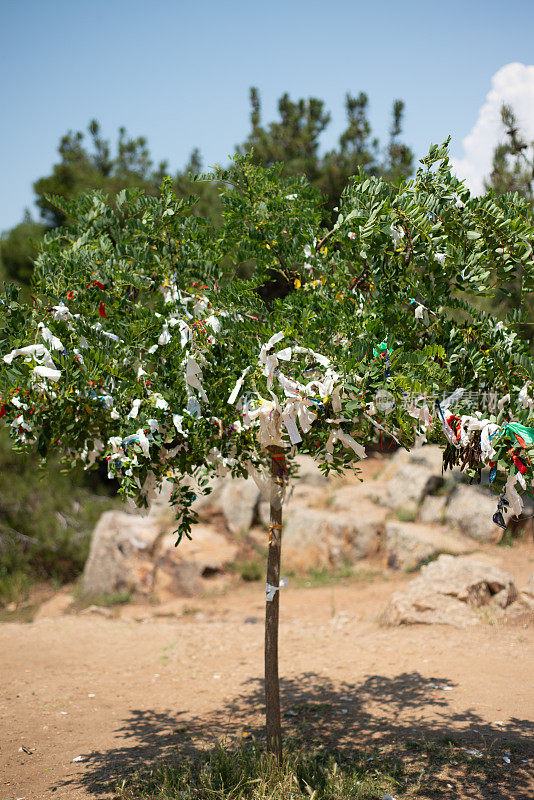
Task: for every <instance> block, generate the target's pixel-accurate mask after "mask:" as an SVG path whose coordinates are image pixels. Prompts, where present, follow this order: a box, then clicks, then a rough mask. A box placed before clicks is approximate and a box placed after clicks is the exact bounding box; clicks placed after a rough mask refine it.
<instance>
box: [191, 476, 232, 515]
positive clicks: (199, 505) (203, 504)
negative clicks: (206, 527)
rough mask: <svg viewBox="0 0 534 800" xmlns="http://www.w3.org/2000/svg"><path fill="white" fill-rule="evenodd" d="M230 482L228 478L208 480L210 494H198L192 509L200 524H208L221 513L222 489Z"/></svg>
mask: <svg viewBox="0 0 534 800" xmlns="http://www.w3.org/2000/svg"><path fill="white" fill-rule="evenodd" d="M230 480H231V479H230V478H228V479H225V478H209V479H208V487H210V488H211V492H210V493H209V494H201V493H200V492H198V494H197V499H196V500H195V501H194V503H193V505H192V508H193V510H194V511H196V513H197V514H198V519H199V521H200V522H209V521H210V520H212V519H213V517H215V516H217V515H218V514H220V513H221V512H222V508H221V497H222V493H223V490H224V487H225V486H226V484H227V483H229V482H230Z"/></svg>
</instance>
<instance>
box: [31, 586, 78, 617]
mask: <svg viewBox="0 0 534 800" xmlns="http://www.w3.org/2000/svg"><path fill="white" fill-rule="evenodd" d="M73 600H74V598H73V596H72V595H71V594H70V592H57V594H55V595H54V596H53V597H51V598H50V599H49V600H45V602H44V603H41V605H40V606H39V608H38V609H37V611H36V612H35V616H34V618H33V619H34V621H36V620H39V619H48V618H50V617H60V616H61V615H62V614H64V613H65V612H66V610H67V609H68V608H69V606H70V605H72V602H73Z"/></svg>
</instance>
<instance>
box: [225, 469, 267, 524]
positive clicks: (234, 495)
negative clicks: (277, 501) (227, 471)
mask: <svg viewBox="0 0 534 800" xmlns="http://www.w3.org/2000/svg"><path fill="white" fill-rule="evenodd" d="M259 500H260V491H259V489H258V487H257V486H256V484H255V483H254V481H253V480H252V478H236V479H235V480H228V481H226V483H225V485H224V488H223V490H222V493H221V510H222V513H223V515H224V519H225V521H226V524H227V526H228V529H229V530H230V531H231V532H232V533H237V534H240V533H246V532H247V531H248V530H249V529H250V527H251V525H252V523H253V522H254V519H255V517H256V514H257V508H258V503H259Z"/></svg>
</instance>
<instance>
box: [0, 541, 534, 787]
mask: <svg viewBox="0 0 534 800" xmlns="http://www.w3.org/2000/svg"><path fill="white" fill-rule="evenodd" d="M483 557H484V558H487V559H490V560H491V561H493V562H494V563H496V564H498V565H499V566H502V567H504V568H505V569H508V570H509V571H510V572H512V574H513V575H514V577H515V579H516V582H517V585H519V586H521V585H523V584H524V583H526V581H527V579H528V577H529V575H530V574H531V573H532V572H533V571H534V546H533V545H532V544H519V545H517V546H515V547H514V548H511V549H503V548H496V547H495V548H487V549H486V551H485V552H484V553H483ZM409 580H410V576H404V575H403V576H399V575H387V574H384V575H380V576H378V577H375V578H374V579H373V580H369V579H366V580H363V579H362V580H360V581H351V582H348V583H342V584H337V585H328V586H322V587H314V586H310V587H306V586H303V587H301V588H292V587H289V588H288V589H284V590H283V593H282V597H281V603H282V605H281V628H280V672H281V676H282V695H283V698H282V702H283V711H284V714H285V716H284V727H285V729H286V731H289V732H290V731H291V729H292V726H293V727H294V726H295V725H297V724H298V722H299V713H300V711H301V710H302V709H303V708H307V709H308V710H309V709H312V710H314V713H313V714H311V725H312V727H313V725H315V724H317V726H318V728H317V730H319V728H320V730H321V735H322V736H324V740H325V741H326V739H328V740H329V741H330V742H332V743H334V744H335V745H336V746H339V747H342V746H344V747H358V748H362V747H365V746H370V745H372V744H373V743H375V744H380V743H382V742H386V741H388V740H396V741H401V740H403V741H404V740H407V739H409V738H411V737H412V738H413V737H416V738H423V739H424V740H426V741H428V740H431V739H435V738H439V737H443V736H444V735H448V736H455V737H457V738H458V739H459V741H461V742H462V743H463V746H465V747H467V746H470V747H492V748H493V751H494V752H495V753H496V754H497V757H498V758H499V761H500V759H501V758H502V764H499V767H501V768H502V769H501V771H502V780H500V781H499V782H498V785H497V786H495V787H494V788H493V789H491V792H492V793H491V792H490V791H488V793H487V794H482V795H480V796H482V797H492V798H494V797H502V798H512V797H513V798H514V800H520V799H523V798H524V799H525V800H526V798H531V797H534V770H533V768H534V740H533V733H534V725H533V723H532V719H533V712H534V687H533V685H532V678H533V664H534V625H533V624H532V620H531V619H530V620H529V618H528V616H526V615H523V616H521V615H519V616H517V617H515V618H514V619H512V620H510V621H508V622H505V623H504V622H495V621H492V620H489V619H488V620H485V621H484V620H482V621H481V622H480V624H478V625H477V626H475V627H473V628H470V629H469V630H467V631H466V630H459V629H455V628H453V627H449V626H441V625H437V626H414V627H403V628H385V627H382V626H381V625H380V619H379V617H380V612H381V611H382V609H383V608H384V606H385V604H386V602H387V600H388V598H389V596H390V595H391V593H392V592H393V591H394V590H396V589H397V588H399V587H400V586H401V585H402V584H404V583H406V582H407V581H409ZM263 613H264V600H263V589H262V587H261V585H260V584H258V583H254V584H247V585H243V584H239V585H236V588H235V589H234V590H232V591H228V592H226V593H225V594H224V595H222V596H216V595H215V596H212V597H207V598H203V599H194V600H188V601H181V600H180V601H178V600H177V601H173V602H172V603H168V604H166V606H164V607H159V608H158V607H149V606H145V607H141V606H132V605H130V606H126V607H124V608H123V609H122V610H121V611H120V616H119V617H118V618H107V617H105V616H101V615H100V614H97V613H93V614H78V615H63V616H57V617H52V618H43V619H39V620H38V621H36V622H33V623H29V624H27V623H26V624H25V623H4V624H2V625H1V626H0V673H1V686H0V800H11V798H13V800H17V799H18V800H22V798H24V800H45V799H46V798H52V797H53V798H55V800H71V798H72V799H73V800H74V799H76V800H78V799H80V800H81V798H83V799H84V800H90V799H92V800H94V798H99V799H100V798H106V797H110V796H112V794H111V795H110V793H109V791H108V790H107V789H106V788H105V787H106V784H107V782H108V781H109V779H110V778H113V777H114V776H115V775H116V774H117V773H118V772H120V771H121V770H122V771H124V770H129V769H130V770H131V769H134V768H138V767H140V766H143V765H144V764H147V763H149V762H150V761H151V760H154V759H158V758H161V757H164V756H166V755H168V754H169V753H172V752H174V753H176V752H177V750H178V751H180V748H184V747H185V748H186V749H187V748H190V749H191V748H193V749H194V748H195V747H202V746H207V745H209V744H210V743H212V742H213V740H214V739H215V737H216V736H220V735H223V736H224V735H226V736H229V737H244V739H247V738H248V737H254V736H256V735H257V736H260V735H261V731H262V728H261V721H262V716H261V715H262V683H261V676H262V671H263ZM164 615H166V616H164ZM309 716H310V715H309ZM320 726H322V727H320ZM312 733H313V731H312ZM503 754H504V755H503ZM506 754H511V757H510V758H509V759H508V760H509V761H510V763H506V760H505V758H504V756H505V755H506ZM447 785H448V786H450V784H447ZM447 796H448V797H454V798H458V800H460V799H461V800H463V798H464V797H472V796H473V797H474V796H475V795H471V794H464V793H462V790H461V789H458V791H457V792H456V793H454V792H453V793H452V794H448V795H447ZM476 796H479V795H476Z"/></svg>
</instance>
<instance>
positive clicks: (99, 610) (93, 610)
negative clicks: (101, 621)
mask: <svg viewBox="0 0 534 800" xmlns="http://www.w3.org/2000/svg"><path fill="white" fill-rule="evenodd" d="M80 614H97V615H98V616H99V617H107V618H108V619H110V618H111V617H112V616H113V611H112V610H111V608H104V607H103V606H94V605H93V606H87V608H84V609H82V611H80Z"/></svg>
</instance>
